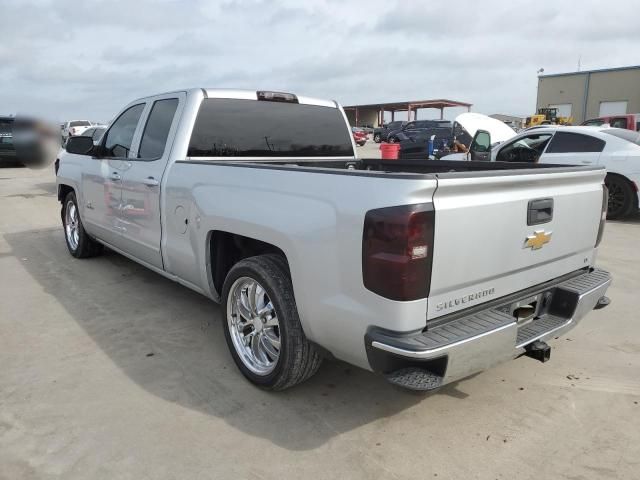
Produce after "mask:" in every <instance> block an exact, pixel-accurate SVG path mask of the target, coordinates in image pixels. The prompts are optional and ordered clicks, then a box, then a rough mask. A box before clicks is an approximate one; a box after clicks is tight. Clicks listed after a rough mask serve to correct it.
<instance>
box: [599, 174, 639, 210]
mask: <svg viewBox="0 0 640 480" xmlns="http://www.w3.org/2000/svg"><path fill="white" fill-rule="evenodd" d="M607 177H615V178H616V179H618V180H620V181H621V182H624V183H626V184H627V185H629V188H631V192H633V193H634V194H635V195H633V198H632V199H631V200H632V207H634V208H638V188H639V187H640V185H637V186H636V184H635V183H634V182H633V181H632V180H631V179H629V178H628V177H625V176H624V175H622V174H620V173H615V172H607ZM605 181H606V178H605Z"/></svg>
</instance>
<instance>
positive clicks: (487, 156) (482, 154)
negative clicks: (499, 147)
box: [469, 130, 491, 161]
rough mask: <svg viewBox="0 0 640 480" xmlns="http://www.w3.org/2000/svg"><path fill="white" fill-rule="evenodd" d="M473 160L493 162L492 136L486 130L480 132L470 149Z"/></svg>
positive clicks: (477, 133)
mask: <svg viewBox="0 0 640 480" xmlns="http://www.w3.org/2000/svg"><path fill="white" fill-rule="evenodd" d="M469 156H470V157H471V160H480V161H487V160H491V134H490V133H489V132H487V131H486V130H478V131H477V132H476V134H475V135H474V137H473V141H472V142H471V146H470V147H469Z"/></svg>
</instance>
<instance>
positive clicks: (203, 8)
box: [0, 0, 640, 120]
mask: <svg viewBox="0 0 640 480" xmlns="http://www.w3.org/2000/svg"><path fill="white" fill-rule="evenodd" d="M635 3H636V2H634V1H633V0H628V1H618V2H608V3H606V4H603V3H602V2H595V1H581V2H556V1H549V0H538V1H537V2H535V3H534V4H532V3H531V2H521V1H513V2H508V3H506V2H501V1H498V0H492V1H484V2H474V1H472V0H464V1H458V2H455V3H454V2H423V1H418V0H415V1H410V0H404V1H403V0H399V1H393V0H371V1H367V2H362V1H342V0H340V1H339V0H324V1H305V2H299V1H289V0H279V1H275V0H274V1H269V0H262V1H260V0H246V1H243V0H233V1H224V2H206V1H196V0H192V1H170V0H167V1H151V0H137V1H134V0H126V1H125V0H114V1H110V2H105V1H83V2H78V1H77V0H56V1H47V0H40V1H31V2H27V1H17V0H9V1H6V0H5V1H4V2H3V6H2V22H3V32H2V42H0V80H1V82H2V83H1V85H0V87H1V88H0V110H1V111H0V113H3V114H5V113H14V112H28V113H34V114H40V115H47V116H53V117H54V118H57V119H59V120H63V119H66V118H71V117H80V118H90V119H94V120H108V119H109V118H110V117H111V116H112V115H113V114H115V113H116V111H117V110H119V109H120V107H122V106H123V105H124V104H126V103H128V102H129V101H130V100H132V99H134V98H136V97H138V96H143V95H148V94H152V93H156V92H161V91H165V90H170V89H176V88H184V87H192V86H207V87H241V88H255V89H277V90H284V91H293V92H298V93H302V94H306V95H311V96H316V97H327V98H333V99H336V100H338V101H340V102H341V103H343V104H352V103H373V102H377V101H396V100H410V99H427V98H442V97H444V98H450V99H456V100H461V101H467V102H471V103H473V104H474V110H476V111H481V112H484V113H498V112H499V113H513V114H527V113H531V112H532V111H533V109H534V107H535V96H536V83H537V80H536V71H537V70H538V68H540V67H544V68H545V71H546V72H547V73H552V72H560V71H571V70H574V69H575V68H576V66H577V62H578V58H581V63H582V67H583V68H584V69H586V68H601V67H611V66H622V65H631V64H640V52H639V51H638V49H637V48H636V47H637V45H638V42H639V41H640V30H639V29H638V28H637V24H636V20H637V8H636V5H635Z"/></svg>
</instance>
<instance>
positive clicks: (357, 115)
mask: <svg viewBox="0 0 640 480" xmlns="http://www.w3.org/2000/svg"><path fill="white" fill-rule="evenodd" d="M355 126H356V127H357V126H358V107H356V124H355Z"/></svg>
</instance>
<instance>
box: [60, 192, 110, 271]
mask: <svg viewBox="0 0 640 480" xmlns="http://www.w3.org/2000/svg"><path fill="white" fill-rule="evenodd" d="M62 226H63V227H64V238H65V240H66V241H67V248H68V249H69V253H70V254H71V255H73V256H74V257H76V258H87V257H95V256H96V255H99V254H100V253H102V250H103V246H102V244H101V243H98V242H96V241H95V240H94V239H92V238H91V237H90V236H89V235H88V234H87V232H86V231H85V229H84V226H83V225H82V220H80V212H79V210H78V201H77V199H76V194H75V193H74V192H69V193H68V194H67V196H66V197H65V199H64V203H63V204H62Z"/></svg>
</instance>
